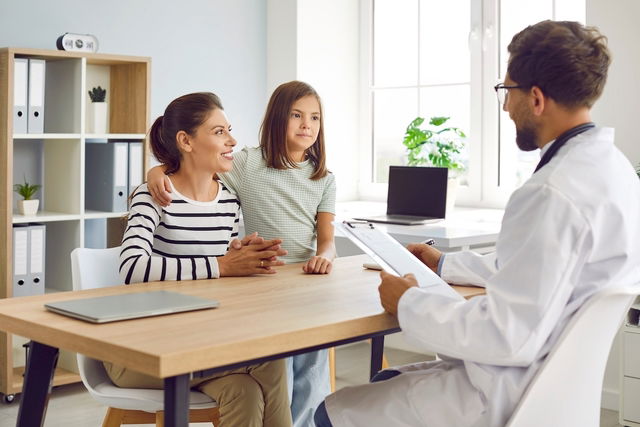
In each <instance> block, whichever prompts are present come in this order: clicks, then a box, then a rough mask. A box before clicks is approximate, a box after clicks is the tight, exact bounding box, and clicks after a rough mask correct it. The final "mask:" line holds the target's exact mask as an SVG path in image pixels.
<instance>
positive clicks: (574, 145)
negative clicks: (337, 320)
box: [326, 128, 640, 427]
mask: <svg viewBox="0 0 640 427" xmlns="http://www.w3.org/2000/svg"><path fill="white" fill-rule="evenodd" d="M613 134H614V132H613V129H607V128H594V129H591V130H589V131H587V132H585V133H582V134H580V135H578V136H576V137H574V138H572V139H571V140H569V141H568V142H567V143H566V145H565V146H564V147H562V148H561V149H560V150H559V151H558V153H557V154H556V155H555V156H554V157H553V158H552V159H551V161H550V162H549V163H548V164H547V165H545V166H544V167H543V168H541V169H540V170H539V171H538V172H536V173H535V174H534V175H533V176H532V177H531V178H530V179H529V180H528V181H527V182H526V183H525V184H524V185H523V186H522V187H521V188H520V189H518V190H517V191H515V192H514V193H513V195H512V196H511V199H510V200H509V203H508V204H507V207H506V210H505V214H504V218H503V222H502V229H501V232H500V236H499V238H498V241H497V243H496V252H495V253H492V254H488V255H484V256H483V255H478V254H474V253H471V252H460V253H455V254H450V255H446V257H445V259H444V262H443V265H442V271H441V275H442V277H443V279H444V280H446V281H447V282H450V283H456V284H475V285H479V286H485V287H486V290H487V292H486V295H485V296H481V297H475V298H472V299H471V300H469V301H453V300H450V299H447V298H446V297H444V296H439V295H433V294H430V293H429V291H428V290H426V289H424V290H423V289H419V288H412V289H410V290H409V291H407V292H406V293H405V294H404V295H403V296H402V298H401V299H400V304H399V310H398V311H399V316H398V317H399V321H400V326H401V327H402V330H403V331H404V333H405V335H406V336H407V338H408V339H409V341H411V342H412V343H413V344H415V345H417V346H419V347H421V348H424V349H426V350H430V351H434V352H437V353H439V354H440V356H441V357H442V359H443V360H441V361H436V362H430V363H424V364H418V365H413V366H406V367H401V368H398V369H399V370H401V371H403V374H402V375H399V376H397V377H395V378H392V379H390V380H387V381H383V382H379V383H374V384H367V385H363V386H356V387H348V388H345V389H342V390H340V391H338V392H337V393H335V394H333V395H331V396H329V397H328V398H327V401H326V406H327V411H328V414H329V416H330V419H331V421H332V423H333V425H334V426H335V427H351V426H378V425H380V426H383V425H384V426H430V427H431V426H434V427H465V426H476V427H477V426H503V425H504V424H505V423H506V421H507V420H508V418H509V416H510V415H511V413H512V412H513V410H514V408H515V406H516V404H517V403H518V401H519V399H520V397H521V395H522V393H523V392H524V390H525V388H526V387H527V385H528V383H529V382H530V381H531V379H532V377H533V376H534V375H535V373H536V371H537V370H538V368H539V366H540V364H541V362H542V361H543V360H544V358H545V356H546V355H547V353H548V352H549V350H550V348H551V347H552V346H553V345H554V343H555V342H556V340H557V338H558V336H559V334H560V333H561V332H562V330H563V329H564V327H565V326H566V324H567V322H568V320H569V319H570V317H571V316H572V314H573V313H574V312H575V311H576V310H577V309H578V308H579V307H580V306H581V305H582V304H583V303H584V302H585V300H586V299H588V298H589V297H590V296H591V295H592V294H593V293H594V292H596V291H598V290H600V289H602V288H604V287H608V286H622V285H631V284H637V283H640V251H639V249H640V243H639V242H640V181H639V180H638V177H637V176H636V174H635V172H634V170H633V168H632V167H631V165H630V163H629V161H628V160H627V159H626V158H625V157H624V156H623V155H622V154H621V153H620V151H619V150H618V149H617V148H616V147H615V146H614V144H613ZM550 145H551V144H547V146H545V148H544V149H545V150H546V149H548V148H549V146H550ZM639 293H640V289H639ZM570 380H571V379H570V378H558V381H570ZM556 398H558V399H566V398H570V397H568V396H556Z"/></svg>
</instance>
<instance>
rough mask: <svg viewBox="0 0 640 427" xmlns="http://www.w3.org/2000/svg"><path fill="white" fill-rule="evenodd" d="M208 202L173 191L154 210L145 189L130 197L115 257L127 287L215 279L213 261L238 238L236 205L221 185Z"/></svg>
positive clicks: (216, 274) (143, 186)
mask: <svg viewBox="0 0 640 427" xmlns="http://www.w3.org/2000/svg"><path fill="white" fill-rule="evenodd" d="M219 188H220V189H219V191H218V195H217V196H216V198H215V200H212V201H210V202H198V201H195V200H191V199H188V198H187V197H185V196H183V195H181V194H180V193H178V192H177V191H176V189H175V188H173V184H172V190H171V191H172V193H171V195H172V197H173V201H172V202H171V204H170V205H169V206H167V207H166V208H164V207H162V206H160V205H158V204H157V203H156V202H155V201H154V200H153V198H152V197H151V194H150V193H149V190H148V189H147V184H142V185H141V186H140V187H139V188H138V189H137V190H136V191H135V193H134V195H133V198H132V200H131V208H130V209H129V217H128V221H127V228H126V230H125V232H124V236H123V238H122V251H121V252H120V277H121V278H122V280H124V282H125V283H126V284H129V283H137V282H151V281H155V280H195V279H207V278H208V279H211V278H218V277H219V276H220V273H219V269H218V261H217V259H216V257H218V256H221V255H224V254H225V253H226V252H227V249H228V248H229V242H230V240H231V239H233V238H234V237H236V236H237V235H238V222H239V214H240V203H239V202H238V199H237V197H236V196H235V194H233V193H231V192H230V191H229V190H228V189H227V188H226V187H225V186H224V185H223V184H222V183H221V182H220V187H219Z"/></svg>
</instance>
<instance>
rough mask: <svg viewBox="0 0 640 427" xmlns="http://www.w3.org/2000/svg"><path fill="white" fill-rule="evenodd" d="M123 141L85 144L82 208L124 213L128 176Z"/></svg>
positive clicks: (126, 144) (126, 152)
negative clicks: (83, 203)
mask: <svg viewBox="0 0 640 427" xmlns="http://www.w3.org/2000/svg"><path fill="white" fill-rule="evenodd" d="M128 163H129V147H128V143H126V142H110V143H88V144H86V164H85V183H86V189H85V206H86V208H87V209H92V210H97V211H104V212H125V211H126V210H127V195H128V193H127V190H128V174H129V167H128Z"/></svg>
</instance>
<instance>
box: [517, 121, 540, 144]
mask: <svg viewBox="0 0 640 427" xmlns="http://www.w3.org/2000/svg"><path fill="white" fill-rule="evenodd" d="M537 140H538V132H537V131H536V128H535V127H533V126H532V125H530V124H528V125H524V126H522V127H518V126H516V144H518V148H519V149H521V150H522V151H533V150H536V149H538V148H539V147H538V144H536V141H537Z"/></svg>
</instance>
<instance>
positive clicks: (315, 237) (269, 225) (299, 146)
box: [148, 81, 336, 426]
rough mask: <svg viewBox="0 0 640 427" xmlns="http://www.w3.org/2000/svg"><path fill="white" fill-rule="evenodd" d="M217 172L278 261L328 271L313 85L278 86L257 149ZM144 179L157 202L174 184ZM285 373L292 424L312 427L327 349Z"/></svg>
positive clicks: (326, 192) (325, 181) (331, 183)
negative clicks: (274, 244) (276, 245)
mask: <svg viewBox="0 0 640 427" xmlns="http://www.w3.org/2000/svg"><path fill="white" fill-rule="evenodd" d="M165 168H166V166H165ZM165 171H166V172H170V171H169V170H168V169H165ZM219 177H220V179H221V181H222V182H223V183H224V184H225V185H226V186H227V187H229V188H230V189H232V190H233V191H234V192H235V193H236V194H237V195H238V197H239V199H240V201H241V203H242V213H243V216H244V224H245V229H246V232H247V233H253V232H259V233H260V234H261V235H262V236H264V237H265V238H267V239H273V238H276V237H281V238H282V239H283V243H282V246H283V248H284V249H286V250H287V251H288V256H286V257H284V258H283V259H284V260H285V261H287V262H304V264H303V267H302V269H303V271H304V272H305V273H315V274H326V273H329V272H331V266H332V262H333V259H334V258H335V244H334V240H333V226H332V224H331V223H332V221H333V219H334V214H335V192H336V190H335V179H334V177H333V175H332V174H331V173H330V172H328V170H327V168H326V165H325V145H324V129H323V124H322V105H321V102H320V97H319V96H318V94H317V93H316V91H315V90H314V89H313V88H312V87H311V86H309V85H308V84H306V83H303V82H299V81H292V82H289V83H285V84H282V85H280V86H279V87H278V88H277V89H276V90H275V91H274V93H273V95H271V99H270V100H269V104H268V106H267V111H266V113H265V116H264V120H263V122H262V126H261V129H260V147H255V148H244V149H243V150H242V151H241V152H240V153H238V154H237V155H235V156H234V160H233V169H232V170H231V171H230V172H226V173H224V174H220V175H219ZM148 181H149V189H150V191H151V194H152V195H153V197H154V198H155V200H156V201H157V202H158V203H160V204H163V205H166V204H167V203H168V202H169V201H170V200H171V196H170V194H168V191H170V190H171V187H170V185H169V180H168V178H167V177H166V176H165V174H164V173H163V170H162V169H161V168H154V169H152V170H151V171H150V172H149V174H148ZM165 190H166V191H165ZM288 372H289V376H288V378H289V381H290V388H289V390H290V392H291V393H292V395H291V396H290V397H291V412H292V415H293V420H294V425H295V426H309V425H313V412H314V410H315V408H316V407H317V406H318V404H320V402H322V400H323V399H324V396H325V395H327V394H329V392H330V385H329V365H328V359H327V351H326V350H321V351H318V352H313V353H307V354H302V355H298V356H294V357H293V358H290V359H289V360H288ZM291 382H292V383H293V384H292V386H291Z"/></svg>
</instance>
